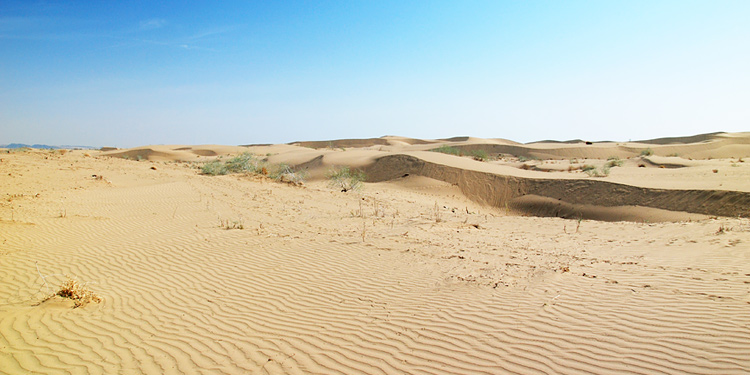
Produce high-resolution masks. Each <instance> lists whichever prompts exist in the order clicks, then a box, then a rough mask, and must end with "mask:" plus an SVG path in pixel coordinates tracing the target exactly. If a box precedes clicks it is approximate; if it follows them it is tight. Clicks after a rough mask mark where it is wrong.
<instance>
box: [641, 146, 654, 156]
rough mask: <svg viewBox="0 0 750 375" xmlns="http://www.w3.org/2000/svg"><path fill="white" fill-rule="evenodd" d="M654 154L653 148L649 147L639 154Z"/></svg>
mask: <svg viewBox="0 0 750 375" xmlns="http://www.w3.org/2000/svg"><path fill="white" fill-rule="evenodd" d="M653 154H654V150H652V149H651V148H650V147H649V148H647V149H645V150H643V151H641V156H651V155H653Z"/></svg>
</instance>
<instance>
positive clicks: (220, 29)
mask: <svg viewBox="0 0 750 375" xmlns="http://www.w3.org/2000/svg"><path fill="white" fill-rule="evenodd" d="M238 28H239V25H232V26H222V27H215V28H211V29H206V30H202V31H200V32H198V33H195V34H193V35H191V36H189V37H187V38H186V39H187V40H192V41H195V40H198V39H203V38H207V37H210V36H214V35H220V34H226V33H228V32H230V31H234V30H236V29H238Z"/></svg>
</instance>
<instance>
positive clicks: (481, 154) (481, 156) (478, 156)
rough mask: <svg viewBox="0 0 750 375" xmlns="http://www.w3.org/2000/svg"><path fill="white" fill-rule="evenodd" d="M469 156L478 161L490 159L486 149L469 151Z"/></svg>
mask: <svg viewBox="0 0 750 375" xmlns="http://www.w3.org/2000/svg"><path fill="white" fill-rule="evenodd" d="M469 156H471V157H472V158H474V160H478V161H485V160H487V159H489V156H488V155H487V151H485V150H473V151H469Z"/></svg>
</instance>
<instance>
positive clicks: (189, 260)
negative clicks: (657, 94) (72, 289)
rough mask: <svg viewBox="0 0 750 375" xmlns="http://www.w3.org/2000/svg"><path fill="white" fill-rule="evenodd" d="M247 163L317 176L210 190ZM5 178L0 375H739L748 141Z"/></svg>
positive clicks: (414, 144)
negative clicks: (357, 180) (356, 177)
mask: <svg viewBox="0 0 750 375" xmlns="http://www.w3.org/2000/svg"><path fill="white" fill-rule="evenodd" d="M439 146H450V147H455V148H457V149H460V150H462V153H465V154H466V155H470V154H471V152H472V151H476V150H482V151H485V152H487V153H488V154H489V155H490V156H491V157H490V159H495V158H496V160H486V161H477V160H474V159H472V158H471V157H469V156H456V155H448V154H443V153H437V152H431V151H428V150H431V149H434V148H436V147H439ZM645 150H649V151H650V153H652V155H641V154H645V153H648V152H644V151H645ZM242 152H251V153H254V154H256V155H259V157H260V158H266V159H267V160H268V162H269V163H287V164H290V165H292V166H296V169H297V170H300V171H302V170H304V171H305V173H306V175H307V180H306V181H305V183H304V185H303V186H294V185H292V184H286V183H280V182H276V181H273V180H272V179H270V178H268V177H265V176H258V175H250V174H230V175H225V176H205V175H201V174H200V169H199V167H200V166H201V165H202V163H203V162H205V161H207V160H214V159H217V158H219V157H221V158H222V160H226V159H228V158H229V157H231V156H233V155H238V154H240V153H242ZM614 156H617V157H619V158H620V160H621V161H622V165H621V166H616V167H613V168H611V171H609V173H608V175H607V176H606V177H591V176H589V175H588V174H586V173H584V172H583V171H581V170H580V167H582V166H583V165H595V166H597V167H601V166H603V165H604V164H605V163H606V162H607V159H608V158H612V157H614ZM744 158H747V159H748V161H745V160H744ZM0 159H2V160H1V161H0V187H1V188H2V190H0V191H1V192H2V197H0V198H2V205H0V243H1V245H0V373H4V374H26V373H45V374H47V373H49V374H141V373H147V374H193V373H207V374H215V373H229V374H249V373H252V374H266V373H267V374H332V373H341V374H357V373H367V374H384V373H385V374H503V373H509V374H513V373H515V374H581V373H591V374H620V373H638V374H657V373H670V374H747V373H750V355H749V353H750V219H747V217H748V216H750V134H748V133H741V134H711V135H703V136H696V137H685V138H676V139H662V140H653V141H644V142H639V143H594V144H591V145H587V144H585V143H583V142H572V143H554V142H546V143H538V144H530V145H521V144H518V143H515V142H511V141H507V140H501V139H493V140H486V139H474V138H455V139H450V140H435V141H430V140H415V139H407V138H399V137H383V138H376V139H370V140H340V141H331V142H300V143H297V144H292V145H263V146H249V147H229V146H210V145H209V146H148V147H140V148H135V149H127V150H110V151H80V150H79V151H68V152H65V151H41V150H22V151H9V152H7V153H6V151H4V150H3V151H2V153H0ZM339 165H348V166H351V167H352V168H359V169H361V170H363V171H365V172H366V173H367V181H368V182H367V183H365V184H364V186H363V188H362V189H360V190H358V191H349V192H341V191H340V189H336V188H332V187H331V186H329V184H328V183H327V181H326V180H325V174H326V173H327V171H329V170H330V169H331V168H333V167H334V166H339ZM620 220H625V221H620ZM66 277H71V278H74V279H76V280H77V281H78V282H79V283H80V284H82V285H83V286H85V287H86V288H88V289H89V290H91V291H93V292H94V293H96V295H98V296H99V297H100V298H101V301H100V302H98V303H97V302H91V303H88V304H86V305H84V306H82V307H77V308H76V307H75V302H74V301H73V300H71V299H69V298H63V297H60V296H56V297H53V298H49V299H48V298H47V297H49V296H50V295H52V294H54V293H55V292H57V291H58V290H59V289H60V284H61V283H62V282H63V281H64V280H65V279H66Z"/></svg>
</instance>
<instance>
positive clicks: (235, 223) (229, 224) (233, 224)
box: [219, 218, 245, 230]
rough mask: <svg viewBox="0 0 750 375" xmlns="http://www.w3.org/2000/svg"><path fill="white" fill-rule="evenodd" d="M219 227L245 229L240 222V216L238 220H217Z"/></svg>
mask: <svg viewBox="0 0 750 375" xmlns="http://www.w3.org/2000/svg"><path fill="white" fill-rule="evenodd" d="M219 228H224V229H226V230H230V229H245V224H244V223H243V222H242V218H239V220H219Z"/></svg>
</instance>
